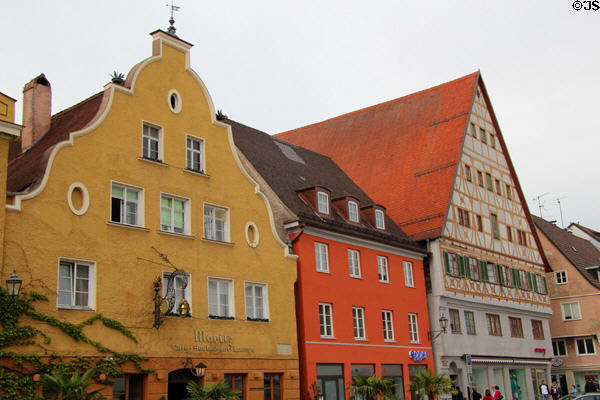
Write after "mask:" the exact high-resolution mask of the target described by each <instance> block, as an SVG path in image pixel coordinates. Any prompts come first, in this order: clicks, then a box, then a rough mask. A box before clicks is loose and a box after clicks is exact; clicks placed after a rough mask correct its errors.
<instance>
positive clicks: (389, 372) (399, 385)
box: [381, 364, 404, 400]
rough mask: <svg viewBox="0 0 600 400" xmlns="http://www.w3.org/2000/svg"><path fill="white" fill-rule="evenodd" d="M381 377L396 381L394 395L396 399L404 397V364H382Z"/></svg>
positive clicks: (400, 399)
mask: <svg viewBox="0 0 600 400" xmlns="http://www.w3.org/2000/svg"><path fill="white" fill-rule="evenodd" d="M381 377H382V378H389V379H391V380H392V381H393V382H394V388H393V395H394V397H395V398H396V400H403V399H404V378H403V373H402V364H381Z"/></svg>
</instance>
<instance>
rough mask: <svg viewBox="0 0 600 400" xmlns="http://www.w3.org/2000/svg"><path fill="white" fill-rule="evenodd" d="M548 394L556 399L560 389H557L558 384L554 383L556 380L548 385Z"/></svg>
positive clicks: (553, 399)
mask: <svg viewBox="0 0 600 400" xmlns="http://www.w3.org/2000/svg"><path fill="white" fill-rule="evenodd" d="M550 395H552V400H558V396H559V395H560V391H559V390H558V385H557V384H556V381H554V382H552V386H551V387H550Z"/></svg>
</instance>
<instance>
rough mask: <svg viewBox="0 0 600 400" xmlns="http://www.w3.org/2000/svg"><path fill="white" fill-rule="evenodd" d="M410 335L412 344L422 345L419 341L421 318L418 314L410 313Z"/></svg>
mask: <svg viewBox="0 0 600 400" xmlns="http://www.w3.org/2000/svg"><path fill="white" fill-rule="evenodd" d="M408 333H409V336H410V342H411V343H420V341H419V317H418V315H417V314H414V313H408Z"/></svg>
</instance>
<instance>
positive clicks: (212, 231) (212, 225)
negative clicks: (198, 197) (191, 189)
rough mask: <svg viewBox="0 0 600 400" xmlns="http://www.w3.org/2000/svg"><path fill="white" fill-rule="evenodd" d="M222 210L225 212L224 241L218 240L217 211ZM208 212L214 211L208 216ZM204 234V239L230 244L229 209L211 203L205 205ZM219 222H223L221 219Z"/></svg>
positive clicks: (203, 216)
mask: <svg viewBox="0 0 600 400" xmlns="http://www.w3.org/2000/svg"><path fill="white" fill-rule="evenodd" d="M216 209H218V210H221V211H224V212H225V221H224V223H223V240H221V239H218V235H217V223H216V222H217V219H216V218H215V210H216ZM207 210H212V212H211V213H210V214H211V215H208V216H207V215H206V212H207ZM202 218H203V223H202V232H203V236H202V237H203V238H204V239H206V240H213V241H215V242H225V243H229V232H230V229H229V221H230V220H231V218H230V216H229V207H223V206H218V205H216V204H211V203H203V207H202ZM218 221H222V219H219V220H218Z"/></svg>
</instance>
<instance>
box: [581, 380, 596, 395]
mask: <svg viewBox="0 0 600 400" xmlns="http://www.w3.org/2000/svg"><path fill="white" fill-rule="evenodd" d="M583 390H584V391H585V392H586V393H590V392H595V391H596V384H595V383H594V380H593V379H592V378H589V379H588V380H587V382H586V383H585V386H584V387H583Z"/></svg>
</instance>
